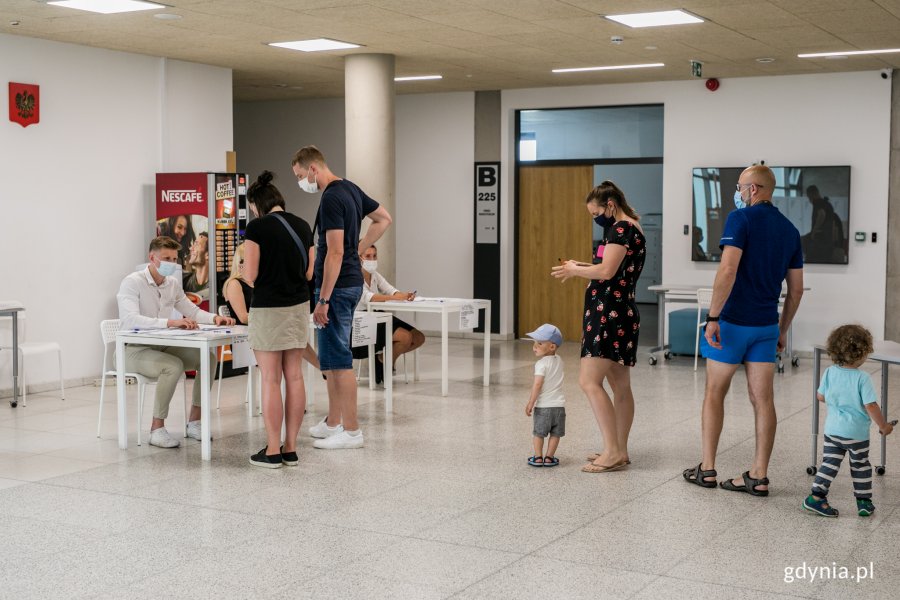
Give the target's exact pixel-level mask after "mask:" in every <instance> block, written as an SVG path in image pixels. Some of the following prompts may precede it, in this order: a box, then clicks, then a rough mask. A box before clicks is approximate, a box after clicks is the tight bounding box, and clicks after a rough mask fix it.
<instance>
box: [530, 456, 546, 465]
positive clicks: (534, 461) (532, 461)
mask: <svg viewBox="0 0 900 600" xmlns="http://www.w3.org/2000/svg"><path fill="white" fill-rule="evenodd" d="M538 461H540V462H538ZM528 464H529V465H531V466H532V467H543V466H544V457H543V456H532V457H530V458H529V459H528Z"/></svg>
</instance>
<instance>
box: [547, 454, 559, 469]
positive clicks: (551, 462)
mask: <svg viewBox="0 0 900 600" xmlns="http://www.w3.org/2000/svg"><path fill="white" fill-rule="evenodd" d="M558 464H559V459H558V458H556V457H555V456H545V457H544V466H545V467H555V466H557V465H558Z"/></svg>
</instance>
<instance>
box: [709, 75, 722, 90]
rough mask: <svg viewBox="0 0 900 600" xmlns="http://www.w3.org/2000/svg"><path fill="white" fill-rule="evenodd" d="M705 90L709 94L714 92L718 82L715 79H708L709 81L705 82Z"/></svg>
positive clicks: (717, 87)
mask: <svg viewBox="0 0 900 600" xmlns="http://www.w3.org/2000/svg"><path fill="white" fill-rule="evenodd" d="M706 89H708V90H709V91H711V92H714V91H716V90H717V89H719V80H718V79H716V78H715V77H710V78H709V79H707V80H706Z"/></svg>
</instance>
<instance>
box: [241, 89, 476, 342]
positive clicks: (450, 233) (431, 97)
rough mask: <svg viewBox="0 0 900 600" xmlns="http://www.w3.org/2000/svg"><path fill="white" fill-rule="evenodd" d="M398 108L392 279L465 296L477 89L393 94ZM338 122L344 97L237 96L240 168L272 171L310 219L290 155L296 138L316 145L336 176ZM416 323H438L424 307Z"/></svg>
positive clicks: (424, 291) (340, 159) (314, 201)
mask: <svg viewBox="0 0 900 600" xmlns="http://www.w3.org/2000/svg"><path fill="white" fill-rule="evenodd" d="M395 110H396V130H395V133H396V152H397V155H396V159H397V160H396V164H397V171H396V186H397V189H396V206H397V208H396V210H395V211H394V212H395V214H394V215H393V216H394V227H395V228H396V229H395V232H396V244H397V248H396V256H395V260H396V269H397V278H396V281H394V282H393V283H394V284H395V285H396V286H397V287H399V288H402V289H409V290H418V292H419V294H420V295H423V296H454V297H470V296H471V295H472V261H473V256H474V250H473V235H474V226H473V223H472V211H473V208H472V189H473V184H474V182H473V179H472V177H473V175H472V171H473V164H474V161H475V126H474V119H475V95H474V93H471V92H460V93H451V94H410V95H402V96H397V98H396V104H395ZM344 131H345V129H344V101H343V99H341V98H335V99H323V100H305V101H283V102H246V103H237V104H236V105H235V148H236V151H237V162H238V169H239V170H241V171H246V172H248V173H249V174H250V176H251V180H252V178H253V177H255V176H256V175H258V174H259V172H260V171H262V170H263V169H269V170H271V171H273V172H275V173H276V176H277V179H276V184H277V185H278V188H279V190H281V192H282V194H283V195H284V197H285V202H286V204H287V206H288V210H290V211H292V212H294V213H296V214H297V215H299V216H301V217H303V218H304V219H306V220H307V221H309V223H310V224H312V223H313V221H314V220H315V215H316V209H317V207H318V202H319V194H315V195H309V194H306V193H304V192H301V191H300V189H299V188H298V187H297V186H296V184H295V183H294V182H295V181H296V179H295V178H294V176H293V174H292V173H291V167H290V159H291V155H292V154H293V153H294V151H295V150H297V149H298V148H300V147H301V146H304V145H306V144H315V145H316V146H318V147H319V148H320V149H321V150H322V152H323V153H324V154H325V158H326V160H327V161H328V164H329V166H330V167H331V169H332V171H334V173H335V174H337V175H338V176H341V175H343V174H344V164H345V163H344V150H345V147H346V146H345V142H344ZM375 200H378V198H375ZM418 324H419V326H420V327H421V328H423V329H425V330H437V329H439V328H440V322H439V321H437V320H433V319H430V316H429V315H426V316H423V317H421V318H420V320H419V322H418Z"/></svg>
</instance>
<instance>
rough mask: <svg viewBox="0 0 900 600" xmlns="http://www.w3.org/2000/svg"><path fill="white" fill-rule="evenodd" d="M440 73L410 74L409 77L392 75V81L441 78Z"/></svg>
mask: <svg viewBox="0 0 900 600" xmlns="http://www.w3.org/2000/svg"><path fill="white" fill-rule="evenodd" d="M443 78H444V77H443V76H442V75H412V76H409V77H394V81H428V80H431V79H443Z"/></svg>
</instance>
